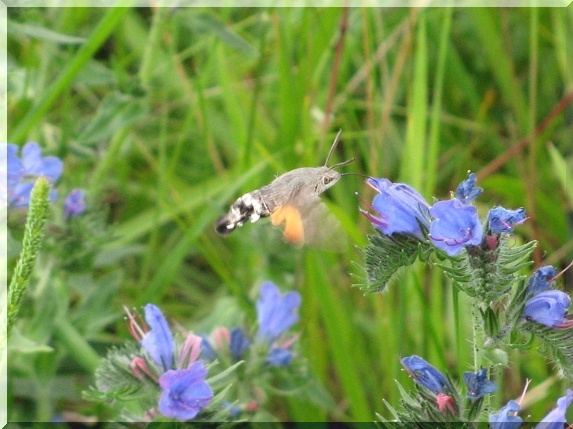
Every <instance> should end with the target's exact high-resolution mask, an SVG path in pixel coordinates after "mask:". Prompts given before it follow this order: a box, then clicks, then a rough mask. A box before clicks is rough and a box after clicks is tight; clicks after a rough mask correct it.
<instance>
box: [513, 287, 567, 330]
mask: <svg viewBox="0 0 573 429" xmlns="http://www.w3.org/2000/svg"><path fill="white" fill-rule="evenodd" d="M570 305H571V298H569V295H567V294H566V293H565V292H561V291H560V290H547V291H545V292H540V293H538V294H537V295H535V296H534V297H533V298H531V299H530V300H529V301H527V302H526V303H525V308H524V309H523V317H524V318H525V320H527V321H533V322H537V323H541V324H542V325H545V326H549V327H556V328H558V327H561V326H560V325H564V324H565V323H566V319H565V314H567V309H568V308H569V306H570Z"/></svg>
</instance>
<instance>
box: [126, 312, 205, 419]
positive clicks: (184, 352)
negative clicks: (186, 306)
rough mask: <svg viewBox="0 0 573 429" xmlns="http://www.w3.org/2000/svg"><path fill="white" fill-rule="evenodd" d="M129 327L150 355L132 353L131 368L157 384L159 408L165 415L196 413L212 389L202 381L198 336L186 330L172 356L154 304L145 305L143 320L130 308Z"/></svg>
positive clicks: (179, 416)
mask: <svg viewBox="0 0 573 429" xmlns="http://www.w3.org/2000/svg"><path fill="white" fill-rule="evenodd" d="M126 312H127V314H128V316H129V323H130V331H131V334H132V335H133V337H134V338H135V339H136V340H137V341H138V342H139V343H140V345H141V347H142V348H143V350H144V351H145V352H146V354H147V355H148V356H149V357H150V358H151V362H152V363H153V365H148V362H149V360H148V359H145V358H144V357H141V356H136V357H133V358H132V360H131V369H132V370H133V372H134V374H135V375H136V376H137V377H139V378H141V379H144V378H146V377H147V378H149V379H151V380H152V381H153V382H156V383H158V384H159V387H160V388H161V397H160V399H159V406H158V408H159V411H160V412H161V413H162V414H163V415H164V416H166V417H170V418H175V419H177V420H190V419H193V418H194V417H196V416H197V414H198V413H199V412H200V411H201V409H203V408H205V407H206V406H207V405H209V402H211V399H212V398H213V390H212V389H211V387H210V386H209V384H208V383H207V382H206V381H205V379H206V377H207V369H206V368H205V366H204V364H203V362H201V361H198V360H197V358H198V357H199V353H200V347H201V338H200V337H198V336H196V335H193V334H191V333H190V334H187V337H186V339H185V342H184V344H183V347H182V348H181V351H180V354H179V356H177V357H176V356H174V353H175V343H174V341H173V335H172V333H171V330H170V329H169V325H168V324H167V321H166V320H165V317H164V316H163V313H162V312H161V310H159V308H158V307H156V306H155V305H153V304H147V305H146V306H145V307H144V312H145V321H146V322H147V325H146V324H143V323H138V322H137V320H136V317H135V316H134V315H133V314H131V313H130V312H129V310H128V309H127V308H126Z"/></svg>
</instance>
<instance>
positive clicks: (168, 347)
mask: <svg viewBox="0 0 573 429" xmlns="http://www.w3.org/2000/svg"><path fill="white" fill-rule="evenodd" d="M144 311H145V321H146V322H147V324H148V325H149V327H150V328H151V330H150V331H149V332H147V333H146V334H145V336H144V337H143V338H142V339H141V346H142V347H143V348H144V349H145V351H146V352H147V353H148V354H149V356H151V358H152V359H153V361H154V362H155V363H156V364H157V365H159V367H160V368H163V370H164V371H167V370H168V369H171V368H173V335H172V334H171V330H170V329H169V325H168V324H167V320H165V317H164V316H163V313H162V312H161V310H160V309H159V308H158V307H156V306H155V305H153V304H147V305H146V306H145V307H144Z"/></svg>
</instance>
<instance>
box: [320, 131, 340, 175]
mask: <svg viewBox="0 0 573 429" xmlns="http://www.w3.org/2000/svg"><path fill="white" fill-rule="evenodd" d="M340 134H342V130H338V134H336V138H335V139H334V143H332V146H330V152H328V156H327V157H326V161H325V163H324V166H325V167H326V166H327V164H328V161H330V156H331V155H332V152H334V149H336V145H337V144H338V141H339V140H340ZM332 168H334V167H332Z"/></svg>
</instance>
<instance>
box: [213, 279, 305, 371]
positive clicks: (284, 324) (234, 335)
mask: <svg viewBox="0 0 573 429" xmlns="http://www.w3.org/2000/svg"><path fill="white" fill-rule="evenodd" d="M259 293H260V298H259V300H258V301H257V322H258V323H257V324H258V332H257V334H256V337H255V338H254V339H252V338H250V337H249V336H248V335H247V333H246V332H245V330H244V329H243V328H241V327H235V328H233V329H231V330H230V331H229V329H228V328H217V329H216V330H215V331H214V332H213V333H212V335H211V338H207V337H203V340H204V341H203V343H202V348H203V357H204V358H205V359H207V360H211V361H212V360H215V359H217V358H221V356H220V355H221V354H222V353H223V354H224V353H226V352H228V353H230V355H231V356H232V358H233V359H234V360H235V361H239V360H241V359H243V358H244V357H245V355H246V354H247V353H248V351H249V350H250V348H251V346H253V348H254V349H256V351H257V352H258V351H261V350H262V351H263V353H264V354H265V364H267V365H271V366H285V365H289V364H290V363H291V361H292V358H293V352H292V350H291V346H292V344H293V343H294V341H295V339H296V337H290V338H287V339H282V336H283V334H284V333H285V332H286V331H287V330H288V329H289V328H290V327H292V326H293V325H294V324H295V323H296V322H297V321H298V318H299V316H298V308H299V307H300V304H301V297H300V294H299V293H298V292H295V291H291V292H287V293H285V294H281V293H280V290H279V288H278V287H277V286H276V285H275V284H274V283H272V282H265V283H263V285H262V286H261V289H260V292H259Z"/></svg>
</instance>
